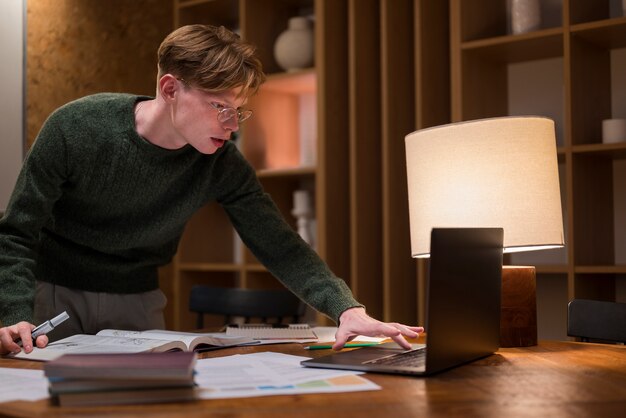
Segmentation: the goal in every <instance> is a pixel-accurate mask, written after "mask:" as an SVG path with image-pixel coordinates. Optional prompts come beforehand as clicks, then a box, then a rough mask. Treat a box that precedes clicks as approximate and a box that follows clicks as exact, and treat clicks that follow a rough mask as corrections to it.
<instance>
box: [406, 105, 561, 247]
mask: <svg viewBox="0 0 626 418" xmlns="http://www.w3.org/2000/svg"><path fill="white" fill-rule="evenodd" d="M405 141H406V158H407V175H408V189H409V216H410V225H411V253H412V255H413V257H423V256H428V254H429V252H430V232H431V230H432V228H434V227H502V228H504V247H505V248H504V251H505V252H514V251H525V250H533V249H546V248H555V247H561V246H563V245H564V239H563V219H562V213H561V198H560V191H559V175H558V163H557V154H556V140H555V133H554V122H553V121H552V120H550V119H547V118H543V117H534V116H533V117H530V116H528V117H502V118H491V119H481V120H475V121H469V122H460V123H453V124H449V125H443V126H438V127H434V128H428V129H423V130H419V131H416V132H413V133H411V134H409V135H407V136H406V139H405Z"/></svg>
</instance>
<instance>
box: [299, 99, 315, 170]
mask: <svg viewBox="0 0 626 418" xmlns="http://www.w3.org/2000/svg"><path fill="white" fill-rule="evenodd" d="M298 104H299V106H298V109H299V110H298V113H299V115H298V119H299V128H298V129H299V131H300V132H299V136H300V165H301V166H303V167H307V166H314V165H315V164H316V162H317V98H316V96H315V93H308V94H302V95H300V96H299V97H298Z"/></svg>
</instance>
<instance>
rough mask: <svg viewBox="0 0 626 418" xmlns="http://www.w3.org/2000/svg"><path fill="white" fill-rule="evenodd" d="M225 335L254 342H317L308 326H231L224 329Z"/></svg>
mask: <svg viewBox="0 0 626 418" xmlns="http://www.w3.org/2000/svg"><path fill="white" fill-rule="evenodd" d="M226 335H227V336H229V337H230V336H233V337H248V338H252V339H255V340H285V339H287V340H296V341H297V340H307V341H316V340H317V335H315V332H314V331H313V330H312V329H311V327H309V325H308V324H241V325H237V324H233V325H228V326H227V327H226Z"/></svg>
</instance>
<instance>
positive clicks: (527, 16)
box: [511, 0, 541, 35]
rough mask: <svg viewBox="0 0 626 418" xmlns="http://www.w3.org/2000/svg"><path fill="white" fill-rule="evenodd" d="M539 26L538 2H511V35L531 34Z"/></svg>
mask: <svg viewBox="0 0 626 418" xmlns="http://www.w3.org/2000/svg"><path fill="white" fill-rule="evenodd" d="M540 25H541V8H540V5H539V0H511V30H512V32H513V34H515V35H517V34H520V33H526V32H531V31H534V30H537V29H539V26H540Z"/></svg>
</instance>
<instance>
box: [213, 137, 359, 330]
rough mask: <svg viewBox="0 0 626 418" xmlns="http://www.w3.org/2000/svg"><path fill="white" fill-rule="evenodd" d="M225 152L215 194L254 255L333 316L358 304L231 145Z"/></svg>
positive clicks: (311, 301) (291, 288) (292, 288)
mask: <svg viewBox="0 0 626 418" xmlns="http://www.w3.org/2000/svg"><path fill="white" fill-rule="evenodd" d="M233 148H234V147H233ZM225 154H226V155H225V157H224V158H223V159H222V160H223V161H221V163H222V164H223V165H222V166H221V167H220V168H219V169H220V170H224V172H225V173H227V174H226V176H223V177H222V180H221V181H220V183H219V184H220V187H219V188H218V189H219V193H220V195H219V196H218V199H217V200H218V202H219V203H220V204H221V205H222V206H223V207H224V209H225V210H226V212H227V213H228V216H229V217H230V220H231V222H232V223H233V225H234V227H235V229H236V230H237V232H238V233H239V236H240V237H241V239H242V241H243V242H244V243H245V244H246V246H247V247H248V248H249V249H250V250H251V251H252V253H253V254H254V255H255V256H256V257H257V259H258V260H259V261H260V262H261V263H262V264H263V265H264V266H265V267H266V268H267V269H268V270H269V272H270V273H272V274H273V275H274V277H276V278H277V279H279V280H280V281H281V282H282V283H283V284H284V285H285V286H286V287H287V288H288V289H290V290H291V291H292V292H294V293H295V294H296V295H298V296H299V297H300V298H301V299H303V300H304V301H305V302H306V303H308V304H309V305H311V306H312V307H313V308H314V309H316V310H318V311H320V312H322V313H324V314H326V315H327V316H329V317H330V318H331V319H333V320H334V321H335V322H338V318H339V316H340V315H341V313H342V312H344V311H345V310H346V309H348V308H351V307H355V306H363V305H361V304H360V303H359V302H357V301H356V300H355V299H354V297H353V295H352V292H351V291H350V289H349V288H348V286H347V284H346V283H345V281H344V280H342V279H340V278H338V277H336V276H335V275H334V274H333V273H332V272H331V271H330V269H329V267H328V266H327V265H326V263H324V261H323V260H322V259H321V258H320V257H319V256H318V255H317V253H316V252H315V251H314V250H313V249H312V248H311V247H310V246H309V245H308V244H307V243H306V242H305V241H304V240H302V239H301V238H300V236H299V235H298V234H297V233H296V231H294V229H293V228H291V226H290V225H289V224H288V223H287V222H286V220H285V219H284V218H283V216H282V214H281V213H280V211H279V210H278V208H277V207H276V205H275V204H274V202H273V201H272V199H271V198H270V196H269V195H268V194H267V193H265V192H264V191H263V188H262V186H261V184H260V183H259V181H258V179H257V177H256V174H255V173H254V170H253V168H252V167H251V166H250V165H249V164H248V163H247V162H246V161H245V159H244V158H243V156H242V155H241V154H240V153H239V152H238V151H236V150H235V152H231V153H225Z"/></svg>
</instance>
